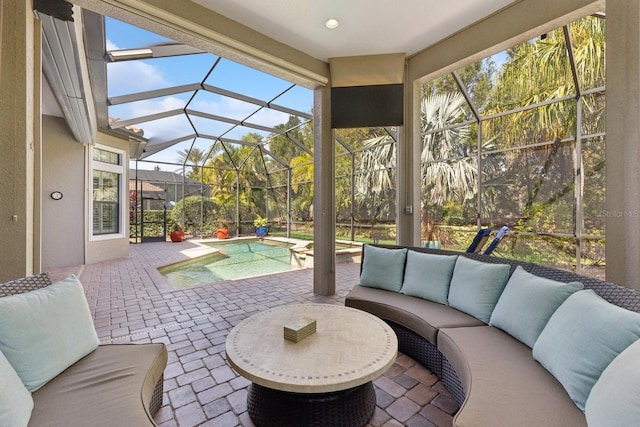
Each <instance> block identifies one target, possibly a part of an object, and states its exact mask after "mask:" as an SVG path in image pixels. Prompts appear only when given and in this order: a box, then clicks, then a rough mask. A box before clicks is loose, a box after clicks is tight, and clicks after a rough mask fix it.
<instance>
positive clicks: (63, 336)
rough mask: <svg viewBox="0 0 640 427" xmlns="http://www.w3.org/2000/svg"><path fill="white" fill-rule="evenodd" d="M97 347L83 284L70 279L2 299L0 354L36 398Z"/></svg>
mask: <svg viewBox="0 0 640 427" xmlns="http://www.w3.org/2000/svg"><path fill="white" fill-rule="evenodd" d="M97 346H98V335H97V334H96V330H95V328H94V326H93V319H92V317H91V312H90V311H89V305H88V304H87V299H86V297H85V296H84V290H83V288H82V284H81V283H80V282H79V281H78V279H77V278H76V276H74V275H71V276H69V277H67V278H66V279H64V280H61V281H59V282H57V283H54V284H53V285H50V286H47V287H46V288H42V289H38V290H35V291H31V292H26V293H23V294H17V295H11V296H8V297H4V298H0V351H2V352H3V353H4V355H5V356H6V358H7V360H9V362H10V363H11V366H13V368H14V369H15V370H16V372H17V373H18V376H19V377H20V379H21V380H22V383H23V384H24V385H25V387H26V388H27V390H29V391H30V392H34V391H36V390H38V389H39V388H40V387H42V386H43V385H44V384H46V383H47V382H48V381H50V380H51V379H53V378H54V377H55V376H57V375H58V374H59V373H61V372H62V371H64V370H65V369H67V368H68V367H69V366H71V365H72V364H74V363H75V362H76V361H78V360H79V359H80V358H82V357H84V356H86V355H87V354H89V353H91V352H92V351H93V350H95V349H96V347H97Z"/></svg>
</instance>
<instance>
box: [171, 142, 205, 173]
mask: <svg viewBox="0 0 640 427" xmlns="http://www.w3.org/2000/svg"><path fill="white" fill-rule="evenodd" d="M178 156H179V157H178V162H179V163H181V164H182V165H183V166H191V172H189V173H188V174H187V176H188V177H189V178H191V179H194V180H196V181H200V167H201V166H202V165H203V164H204V162H205V161H206V157H207V152H206V151H204V150H201V149H199V148H197V147H193V148H191V149H187V148H185V149H184V150H182V151H179V152H178Z"/></svg>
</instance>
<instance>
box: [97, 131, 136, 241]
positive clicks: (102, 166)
mask: <svg viewBox="0 0 640 427" xmlns="http://www.w3.org/2000/svg"><path fill="white" fill-rule="evenodd" d="M96 148H97V149H100V150H104V151H109V152H111V153H115V154H118V155H119V158H120V165H113V164H111V163H104V162H100V161H97V160H93V150H94V149H96ZM126 154H127V153H126V151H124V150H119V149H117V148H113V147H109V146H106V145H100V144H95V145H93V146H91V147H90V150H89V162H90V168H89V240H90V241H99V240H111V239H122V238H124V236H125V233H124V232H125V223H124V221H125V218H126V217H125V214H126V212H125V211H126V209H127V203H125V202H126V199H125V197H127V192H126V186H125V184H126V173H125V172H126V170H125V166H124V164H125V163H126ZM96 170H99V171H103V172H112V173H116V174H118V175H119V176H120V179H119V180H118V181H119V184H118V193H119V200H118V206H119V209H118V232H117V233H111V234H98V235H94V234H93V190H94V188H93V173H94V171H96Z"/></svg>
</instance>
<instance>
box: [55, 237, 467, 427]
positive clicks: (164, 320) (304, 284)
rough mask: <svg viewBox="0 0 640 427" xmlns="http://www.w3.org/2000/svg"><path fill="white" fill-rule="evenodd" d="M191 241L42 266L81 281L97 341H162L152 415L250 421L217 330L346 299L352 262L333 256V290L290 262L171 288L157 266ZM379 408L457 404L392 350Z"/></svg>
mask: <svg viewBox="0 0 640 427" xmlns="http://www.w3.org/2000/svg"><path fill="white" fill-rule="evenodd" d="M194 247H196V245H195V243H193V242H189V241H187V242H182V243H168V242H167V243H164V242H160V243H145V244H137V245H131V254H130V256H129V257H127V258H124V259H119V260H115V261H109V262H104V263H99V264H91V265H84V266H78V267H71V268H64V269H55V270H49V271H48V272H49V274H50V275H51V277H52V279H54V280H56V279H59V278H62V277H64V276H66V275H67V274H69V273H75V274H76V275H77V276H78V277H79V278H80V280H81V281H82V283H83V285H84V287H85V292H86V295H87V299H88V301H89V306H90V308H91V311H92V314H93V317H94V322H95V326H96V330H97V332H98V336H99V338H100V340H101V341H102V342H103V343H109V342H113V343H124V342H136V343H144V342H163V343H165V344H166V345H167V349H168V350H169V362H168V365H167V368H166V370H165V374H164V378H165V382H164V392H165V395H164V403H163V406H162V408H161V409H160V411H158V413H157V414H156V416H155V420H156V422H157V423H158V425H160V426H162V427H169V426H180V427H183V426H217V427H226V426H253V423H252V422H251V419H250V418H249V416H248V413H247V405H246V396H247V390H246V388H247V386H248V385H249V382H248V381H247V380H246V379H244V378H242V377H240V376H239V375H238V374H236V373H235V372H234V371H233V370H232V369H231V368H230V367H229V365H228V363H227V362H226V359H225V352H224V347H225V345H224V344H225V338H226V336H227V334H228V332H229V330H230V329H231V328H232V327H233V326H234V325H236V324H237V323H238V322H240V321H241V320H242V319H244V318H246V317H248V316H250V315H252V314H254V313H257V312H259V311H261V310H265V309H267V308H270V307H274V306H278V305H282V304H291V303H304V302H318V303H327V304H344V298H345V296H346V295H347V293H348V292H349V290H350V289H351V288H352V287H353V285H354V284H356V283H358V276H359V273H360V264H339V265H337V266H336V295H334V296H331V297H322V296H317V295H314V294H313V271H312V270H311V269H302V270H294V271H289V272H285V273H278V274H272V275H267V276H261V277H253V278H248V279H242V280H236V281H227V282H220V283H213V284H209V285H204V286H198V287H192V288H189V289H184V290H171V289H170V288H169V287H168V286H167V285H166V284H165V283H163V282H162V280H161V279H160V278H159V275H158V274H157V272H156V267H158V266H162V265H167V264H169V263H172V262H177V261H181V260H184V259H187V255H185V254H184V253H183V252H184V251H186V250H189V249H193V248H194ZM374 386H375V390H376V395H377V408H376V411H375V413H374V415H373V417H372V418H371V420H370V424H369V425H371V426H375V427H378V426H385V427H386V426H402V425H406V426H442V427H444V426H450V425H451V422H452V414H455V412H456V411H457V409H458V407H457V405H456V404H455V402H454V401H453V400H452V399H451V397H450V395H449V394H448V392H447V391H446V390H445V389H444V387H443V386H442V384H441V383H440V382H439V380H438V378H437V377H435V376H434V375H432V374H431V373H430V372H429V371H428V370H427V369H425V368H424V367H422V366H421V365H420V364H417V363H416V362H415V361H414V360H413V359H411V358H409V357H408V356H406V355H403V354H400V355H399V357H398V359H397V360H396V363H395V364H394V365H393V366H392V367H391V368H390V369H389V370H388V371H387V372H386V373H385V374H384V375H383V376H382V377H380V378H378V379H377V380H375V381H374Z"/></svg>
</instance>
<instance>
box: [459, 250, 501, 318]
mask: <svg viewBox="0 0 640 427" xmlns="http://www.w3.org/2000/svg"><path fill="white" fill-rule="evenodd" d="M509 269H510V267H509V265H508V264H489V263H486V262H481V261H476V260H472V259H469V258H466V257H464V256H459V257H458V260H457V261H456V266H455V268H454V269H453V276H452V277H451V286H450V287H449V305H450V306H451V307H453V308H456V309H458V310H460V311H463V312H465V313H467V314H470V315H472V316H473V317H475V318H476V319H479V320H482V321H483V322H485V323H489V319H490V318H491V313H492V312H493V309H494V308H495V306H496V303H497V302H498V298H500V294H502V290H503V289H504V287H505V285H506V284H507V279H508V278H509Z"/></svg>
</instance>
